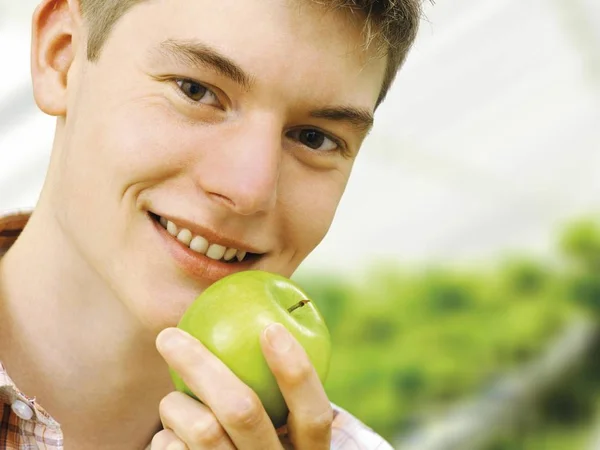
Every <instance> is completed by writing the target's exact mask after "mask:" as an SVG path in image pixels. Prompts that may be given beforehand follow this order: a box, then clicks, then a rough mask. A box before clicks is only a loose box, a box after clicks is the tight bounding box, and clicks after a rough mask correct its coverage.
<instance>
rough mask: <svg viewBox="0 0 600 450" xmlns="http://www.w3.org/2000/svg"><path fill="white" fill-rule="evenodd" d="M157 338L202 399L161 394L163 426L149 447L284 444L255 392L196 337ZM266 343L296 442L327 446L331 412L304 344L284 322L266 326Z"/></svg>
mask: <svg viewBox="0 0 600 450" xmlns="http://www.w3.org/2000/svg"><path fill="white" fill-rule="evenodd" d="M271 342H275V343H277V345H275V346H274V345H271ZM156 344H157V348H158V351H159V352H160V353H161V355H162V356H163V357H164V358H165V360H166V361H167V363H168V364H169V365H170V366H171V367H172V368H173V369H174V370H175V371H176V372H178V373H179V374H180V375H181V377H182V379H183V380H184V382H185V383H186V385H187V386H188V387H189V388H190V390H191V391H192V392H194V394H195V395H196V396H197V397H198V398H199V399H200V400H202V403H200V402H198V401H196V400H195V399H193V398H191V397H189V396H187V395H186V394H183V393H181V392H172V393H170V394H168V395H167V396H166V397H164V398H163V400H162V401H161V403H160V407H159V412H160V417H161V421H162V423H163V427H164V430H162V431H160V432H159V433H158V434H156V435H155V436H154V439H152V446H151V448H152V450H187V449H189V450H205V449H218V450H225V449H240V450H246V449H248V450H253V449H256V450H281V449H283V448H284V443H283V442H282V441H280V439H279V437H278V434H277V430H275V428H274V427H273V424H272V422H271V419H270V418H269V416H268V415H267V413H266V411H265V409H264V407H263V406H262V404H261V403H260V400H259V398H258V396H257V395H256V394H255V393H254V391H252V389H250V388H249V387H248V386H247V385H246V384H244V383H243V382H242V381H241V380H240V379H239V378H238V377H236V376H235V375H234V374H233V372H231V370H229V368H228V367H227V366H225V364H223V363H222V362H221V361H220V360H219V359H218V358H217V357H216V356H214V355H213V354H212V353H211V352H210V351H208V349H206V347H204V346H203V345H202V344H201V343H200V342H199V341H198V340H197V339H195V338H194V337H192V336H190V335H189V334H188V333H186V332H184V331H182V330H179V329H177V328H168V329H166V330H163V331H162V332H161V333H160V334H159V335H158V338H157V342H156ZM261 347H262V350H263V353H264V355H265V358H266V360H267V363H268V365H269V367H270V368H271V371H272V372H273V374H274V376H275V378H276V380H277V383H278V385H279V388H280V389H281V393H282V394H283V397H284V399H285V401H286V403H287V405H288V408H289V410H290V414H289V417H288V424H287V427H288V432H289V442H291V445H292V446H293V447H292V448H294V449H296V450H326V449H329V447H330V442H331V424H332V421H333V411H332V408H331V404H330V403H329V400H328V398H327V395H326V394H325V390H324V388H323V385H322V384H321V382H320V380H319V377H318V376H317V373H316V372H315V369H314V367H313V366H312V364H311V363H310V360H309V358H308V356H307V355H306V352H305V351H304V349H303V348H302V346H301V345H300V344H299V343H298V341H296V339H294V338H293V336H292V335H291V334H290V333H289V332H288V331H287V330H286V329H285V328H284V327H283V326H282V325H280V324H272V325H270V326H269V327H267V329H266V330H265V332H264V333H263V334H262V336H261ZM286 447H287V445H286ZM287 448H289V447H287Z"/></svg>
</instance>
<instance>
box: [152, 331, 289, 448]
mask: <svg viewBox="0 0 600 450" xmlns="http://www.w3.org/2000/svg"><path fill="white" fill-rule="evenodd" d="M156 345H157V349H158V351H159V352H160V353H161V355H162V356H163V357H164V358H165V360H166V361H167V363H168V364H169V366H170V367H171V368H172V369H173V370H175V371H176V372H177V373H178V374H179V376H181V378H182V379H183V381H184V382H185V384H186V385H187V386H188V387H189V389H190V390H191V391H192V392H193V393H194V394H195V395H196V396H197V397H198V398H199V399H200V400H201V401H202V403H204V404H205V405H207V406H208V407H209V408H210V409H211V411H212V412H213V414H214V415H215V417H216V418H217V420H218V421H219V423H220V424H221V425H222V426H223V428H224V429H225V431H226V432H227V434H228V435H229V437H230V438H231V440H232V441H233V443H234V444H235V445H236V447H238V448H244V449H257V450H258V449H260V450H265V449H273V450H275V449H277V450H279V449H281V444H280V443H279V439H278V437H277V433H276V431H275V428H274V427H273V424H272V423H271V419H270V418H269V416H268V415H267V413H266V411H265V409H264V407H263V406H262V404H261V402H260V400H259V398H258V396H257V395H256V394H255V393H254V391H252V389H250V388H249V387H248V386H247V385H246V384H244V383H243V382H242V381H241V380H240V379H239V378H238V377H237V376H236V375H235V374H234V373H233V372H232V371H231V370H230V369H229V368H228V367H227V366H226V365H225V364H224V363H223V362H222V361H221V360H220V359H218V358H217V357H216V356H215V355H213V354H212V353H211V352H210V351H209V350H208V349H207V348H206V347H205V346H204V345H202V343H201V342H200V341H198V340H197V339H196V338H194V337H193V336H191V335H190V334H188V333H186V332H185V331H183V330H179V329H177V328H167V329H165V330H163V331H162V332H161V333H160V334H159V335H158V337H157V340H156Z"/></svg>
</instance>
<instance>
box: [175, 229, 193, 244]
mask: <svg viewBox="0 0 600 450" xmlns="http://www.w3.org/2000/svg"><path fill="white" fill-rule="evenodd" d="M177 240H178V241H179V242H181V243H182V244H185V245H187V246H188V247H189V245H190V242H192V232H191V231H190V230H188V229H186V228H184V229H183V230H181V231H180V232H179V234H178V235H177Z"/></svg>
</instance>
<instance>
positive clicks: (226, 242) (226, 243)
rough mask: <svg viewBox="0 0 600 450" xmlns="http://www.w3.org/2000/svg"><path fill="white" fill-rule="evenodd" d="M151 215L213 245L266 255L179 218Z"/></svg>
mask: <svg viewBox="0 0 600 450" xmlns="http://www.w3.org/2000/svg"><path fill="white" fill-rule="evenodd" d="M151 214H153V215H156V216H159V217H162V218H163V219H167V220H169V221H171V222H173V223H174V224H175V225H177V226H178V227H179V228H186V229H188V230H189V231H191V233H192V235H194V236H202V237H203V238H204V239H206V240H207V241H208V242H210V243H211V244H218V245H222V246H223V247H226V248H235V249H236V250H242V251H245V252H246V253H254V254H258V255H262V254H264V253H266V252H265V251H263V250H260V249H258V248H255V247H251V246H248V245H246V244H244V243H243V242H239V241H236V240H234V239H229V238H227V237H225V236H223V235H220V234H219V233H217V232H215V231H212V230H209V229H208V228H204V227H202V226H200V225H196V224H194V223H192V222H189V221H187V220H185V219H182V218H179V217H172V216H164V215H162V214H158V213H154V212H152V213H151Z"/></svg>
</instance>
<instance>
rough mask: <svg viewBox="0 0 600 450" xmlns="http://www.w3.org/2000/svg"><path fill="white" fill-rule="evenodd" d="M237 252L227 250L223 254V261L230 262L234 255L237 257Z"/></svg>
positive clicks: (232, 249) (231, 249)
mask: <svg viewBox="0 0 600 450" xmlns="http://www.w3.org/2000/svg"><path fill="white" fill-rule="evenodd" d="M237 252H238V251H237V248H228V249H227V251H226V252H225V255H223V259H224V260H225V261H231V260H232V259H233V258H234V257H235V255H237Z"/></svg>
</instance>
